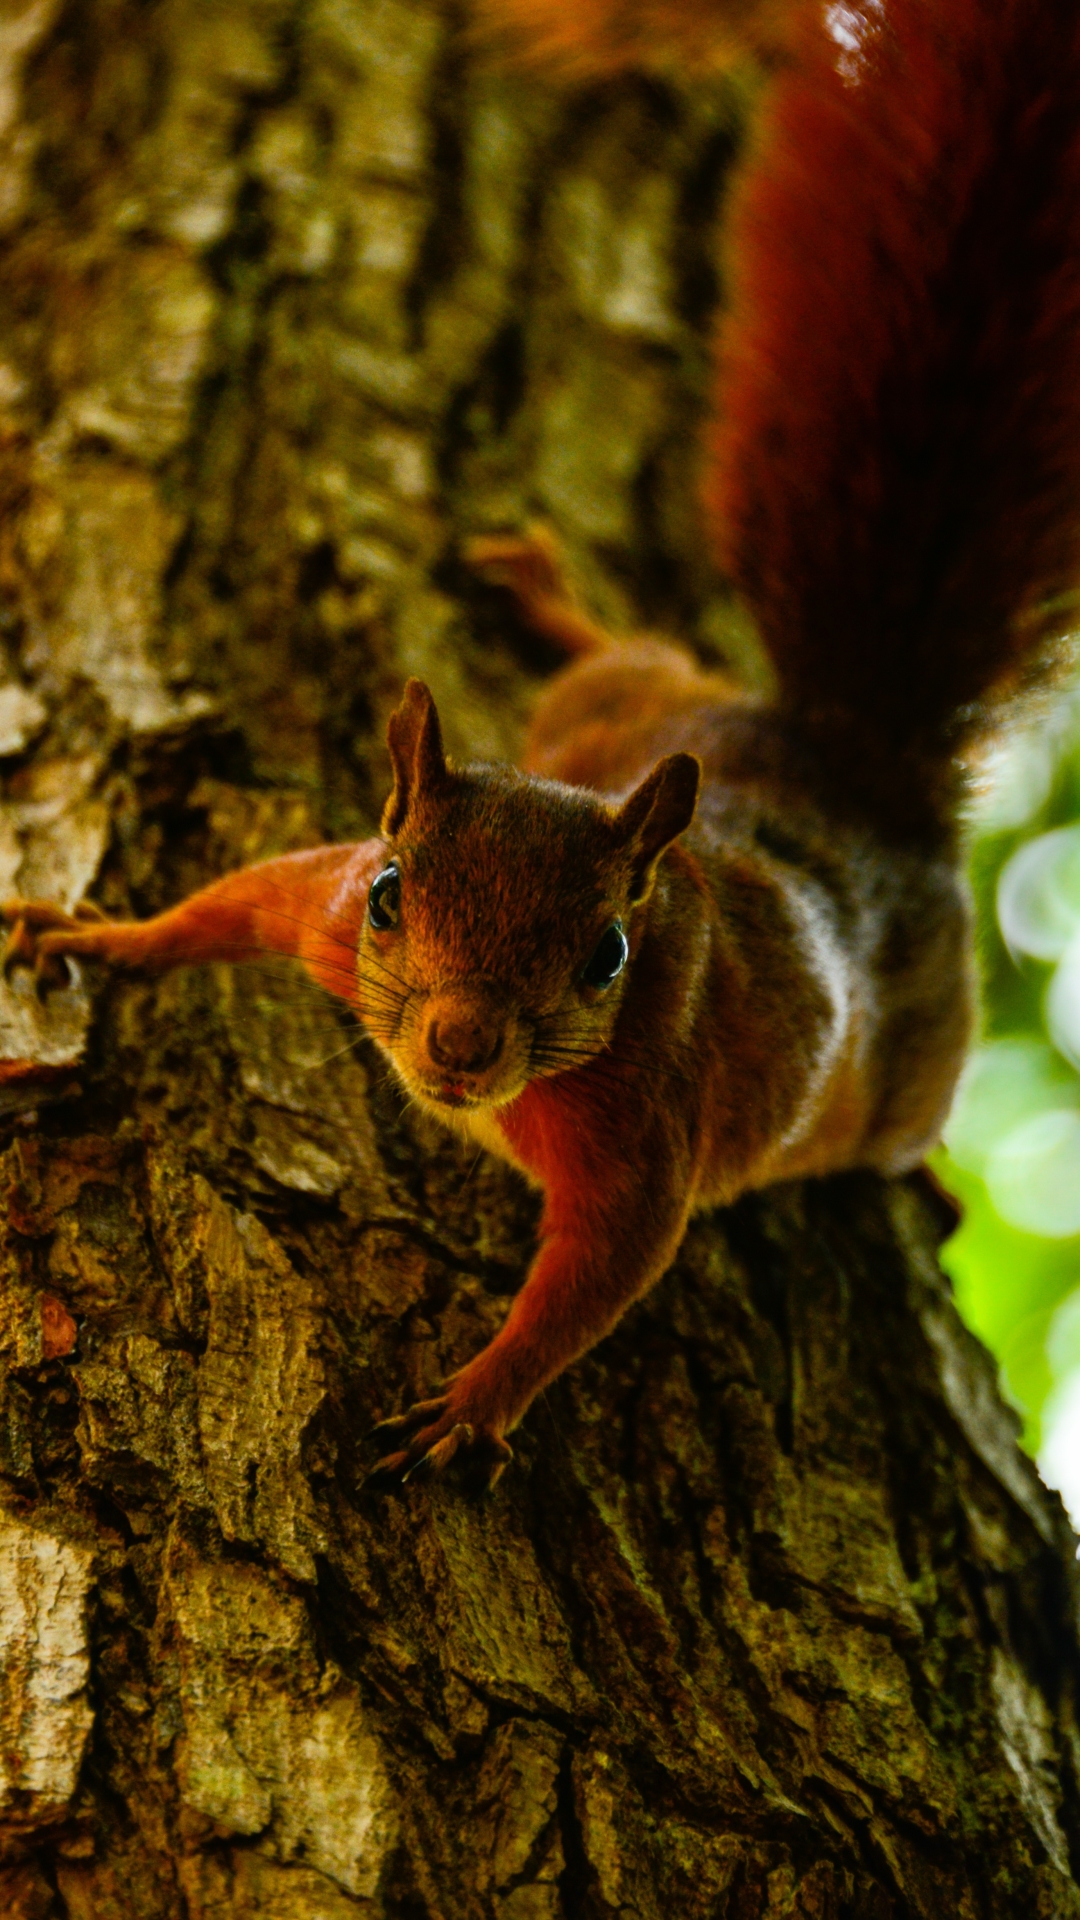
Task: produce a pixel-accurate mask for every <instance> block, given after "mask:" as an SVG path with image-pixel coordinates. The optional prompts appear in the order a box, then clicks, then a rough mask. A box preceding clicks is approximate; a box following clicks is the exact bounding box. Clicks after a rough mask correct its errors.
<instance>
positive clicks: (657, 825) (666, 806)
mask: <svg viewBox="0 0 1080 1920" xmlns="http://www.w3.org/2000/svg"><path fill="white" fill-rule="evenodd" d="M700 785H701V762H700V760H697V759H695V757H694V755H693V754H692V753H669V754H668V756H667V759H666V760H661V761H660V763H659V765H658V766H655V767H654V768H653V770H652V772H651V773H650V774H648V775H647V776H646V778H645V779H644V780H643V781H642V783H641V785H640V787H635V788H634V791H633V793H632V794H631V795H630V798H629V800H624V801H623V804H622V806H621V807H620V808H619V811H618V813H617V814H616V816H615V826H616V830H617V832H618V834H619V837H620V839H621V840H622V842H623V844H624V845H628V846H629V847H631V849H632V851H633V859H634V873H633V880H632V882H631V899H633V900H644V899H645V897H646V895H647V894H648V893H649V892H650V891H651V890H652V883H653V880H654V878H655V876H656V863H657V861H658V860H659V858H660V855H661V854H662V853H663V851H664V849H665V847H670V845H671V843H672V841H673V840H677V839H678V837H679V835H680V833H685V831H686V829H687V827H688V826H689V825H690V822H691V820H692V819H693V817H694V808H695V807H696V806H697V797H698V788H699V786H700Z"/></svg>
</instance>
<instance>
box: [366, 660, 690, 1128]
mask: <svg viewBox="0 0 1080 1920" xmlns="http://www.w3.org/2000/svg"><path fill="white" fill-rule="evenodd" d="M388 741H389V746H390V757H391V761H392V763H393V769H394V788H393V792H392V793H391V795H390V798H389V800H388V801H387V803H386V808H385V811H384V813H383V819H382V836H383V838H384V839H385V841H386V843H387V860H386V865H385V867H384V868H383V870H382V872H381V873H379V874H378V875H377V877H376V878H375V880H374V881H373V883H372V886H371V890H370V893H369V896H368V907H367V914H366V918H365V923H364V927H363V931H362V933H361V937H360V942H359V948H358V955H357V967H358V975H359V985H360V993H361V1001H362V1006H363V1018H364V1023H365V1025H366V1026H367V1027H368V1029H369V1031H370V1032H371V1034H372V1035H373V1037H374V1038H375V1039H376V1040H377V1041H378V1043H379V1045H380V1046H381V1047H382V1049H383V1051H384V1052H385V1053H386V1054H388V1055H389V1057H390V1059H391V1060H392V1061H393V1063H394V1066H395V1067H396V1068H397V1071H398V1073H399V1074H400V1076H401V1078H402V1080H403V1081H404V1082H405V1084H406V1086H407V1087H408V1089H409V1091H410V1092H411V1093H412V1094H414V1095H415V1096H416V1097H417V1098H418V1099H419V1100H420V1101H421V1102H422V1103H423V1104H425V1105H428V1106H432V1107H434V1108H436V1109H439V1110H440V1111H441V1112H442V1113H443V1114H444V1115H445V1114H446V1111H447V1109H453V1108H458V1109H469V1108H473V1109H476V1108H482V1107H493V1106H502V1105H505V1104H506V1103H507V1102H508V1101H510V1100H513V1099H514V1098H515V1097H516V1095H517V1094H519V1093H520V1092H521V1091H522V1089H523V1087H525V1086H526V1085H527V1083H528V1082H529V1081H530V1080H532V1079H534V1078H536V1077H537V1076H538V1075H549V1074H556V1073H565V1072H567V1071H570V1070H572V1069H573V1068H575V1067H581V1066H583V1065H584V1064H585V1062H586V1061H587V1060H589V1059H591V1058H592V1057H593V1056H594V1055H595V1054H597V1053H599V1052H600V1051H601V1049H602V1048H603V1047H604V1046H605V1045H606V1043H607V1042H608V1040H609V1039H610V1037H611V1033H612V1030H613V1028H614V1025H615V1020H616V1017H617V1014H618V1009H619V1005H620V1003H621V1000H622V997H623V993H624V991H625V987H626V980H627V973H628V968H629V966H631V965H632V957H633V953H634V950H635V944H636V942H635V934H636V933H637V931H638V928H639V926H640V915H639V914H638V911H637V910H638V909H640V907H641V906H642V904H643V903H644V901H645V900H646V899H647V898H648V895H649V893H650V892H651V890H652V887H653V883H654V880H655V876H656V866H657V862H658V860H659V858H660V856H661V854H662V853H663V852H664V849H665V848H666V847H668V846H670V845H671V842H672V841H673V840H675V839H677V837H678V835H679V834H680V833H682V832H683V831H684V829H685V828H686V827H687V826H689V824H690V821H691V818H692V817H693V812H694V806H695V804H696V800H697V789H698V779H699V773H700V769H699V765H698V762H697V761H696V760H695V759H694V758H693V756H692V755H691V754H687V753H676V754H671V755H670V756H669V757H668V758H667V759H666V760H661V761H660V763H659V765H658V766H656V767H654V768H653V770H652V772H651V773H650V774H649V775H648V776H647V778H646V779H645V780H643V781H642V782H641V785H640V786H638V787H636V788H635V789H634V791H633V792H632V793H631V794H630V795H629V797H628V798H627V799H625V800H623V801H622V802H621V803H619V804H616V805H609V804H608V803H606V802H605V801H604V800H602V799H601V798H600V797H599V796H598V795H596V794H593V793H589V792H586V791H584V790H583V789H582V788H579V787H567V786H562V785H560V784H558V783H557V782H554V781H548V780H536V779H532V778H530V777H529V776H528V775H526V774H523V773H518V772H516V771H515V770H514V769H513V768H511V767H501V766H498V767H497V766H478V767H464V768H460V769H459V768H452V767H450V766H449V765H448V764H447V760H446V756H445V754H444V752H443V745H442V735H441V731H440V727H439V716H438V714H437V712H436V710H435V703H434V701H433V700H432V697H431V695H430V693H429V692H428V690H427V688H426V687H425V686H424V685H423V684H422V682H421V681H419V680H410V681H409V684H408V686H407V687H406V689H405V694H404V697H403V699H402V702H401V705H400V706H399V707H398V709H397V711H396V713H394V714H393V716H392V717H391V720H390V727H389V732H388Z"/></svg>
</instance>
